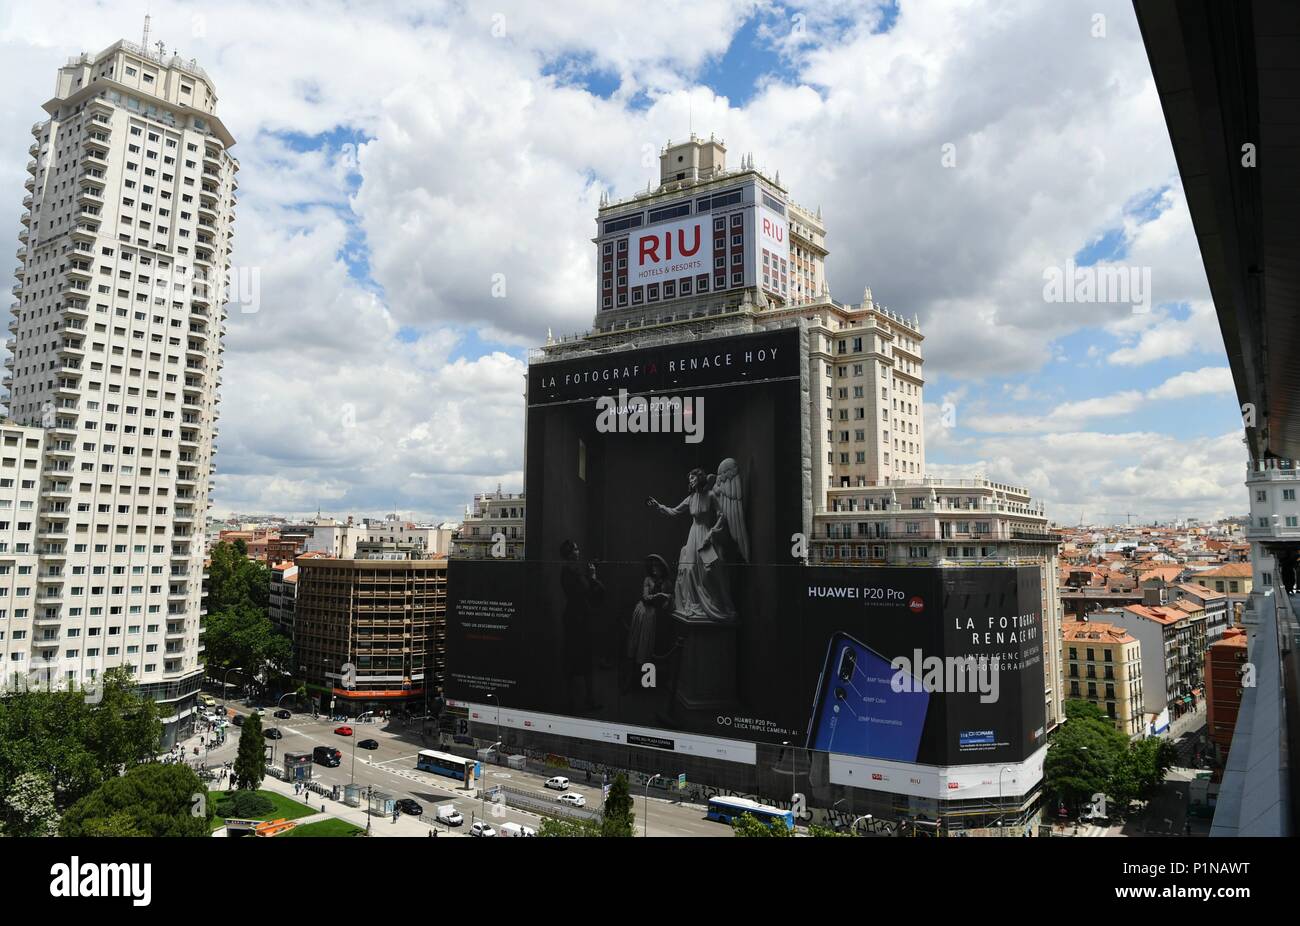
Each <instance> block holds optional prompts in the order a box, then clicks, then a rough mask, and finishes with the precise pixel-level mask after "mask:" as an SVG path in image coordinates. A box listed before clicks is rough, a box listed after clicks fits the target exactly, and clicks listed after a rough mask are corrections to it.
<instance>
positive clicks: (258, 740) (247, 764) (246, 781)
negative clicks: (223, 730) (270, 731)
mask: <svg viewBox="0 0 1300 926" xmlns="http://www.w3.org/2000/svg"><path fill="white" fill-rule="evenodd" d="M265 775H266V745H265V743H264V742H263V737H262V718H261V717H260V716H258V715H257V714H250V715H249V716H248V719H247V720H245V721H244V725H243V726H242V727H240V728H239V752H238V753H236V755H235V787H236V788H237V789H239V790H241V791H244V790H247V791H256V790H257V789H258V788H260V787H261V786H262V778H263V777H265Z"/></svg>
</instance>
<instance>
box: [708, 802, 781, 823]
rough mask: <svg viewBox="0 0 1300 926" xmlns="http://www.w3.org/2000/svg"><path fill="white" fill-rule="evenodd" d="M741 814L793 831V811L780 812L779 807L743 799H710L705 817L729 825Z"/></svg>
mask: <svg viewBox="0 0 1300 926" xmlns="http://www.w3.org/2000/svg"><path fill="white" fill-rule="evenodd" d="M743 814H749V815H750V816H751V817H753V818H755V819H756V820H761V821H762V822H764V823H766V824H768V825H769V826H771V825H772V824H774V823H777V822H780V823H781V824H782V825H783V826H784V827H785V828H786V829H790V830H792V829H794V813H793V811H789V810H782V809H781V808H779V807H769V806H767V805H766V804H760V803H758V801H751V800H748V799H747V798H743V797H711V798H709V807H708V812H707V813H706V814H705V816H706V817H708V818H709V819H710V820H717V821H718V822H719V823H727V824H730V823H731V821H732V820H734V819H736V818H737V817H739V816H742V815H743Z"/></svg>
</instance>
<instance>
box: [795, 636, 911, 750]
mask: <svg viewBox="0 0 1300 926" xmlns="http://www.w3.org/2000/svg"><path fill="white" fill-rule="evenodd" d="M893 676H894V669H893V668H892V667H891V666H890V664H889V660H888V659H886V658H885V657H884V656H881V655H880V654H879V653H877V652H876V651H875V650H873V649H871V648H870V647H869V646H867V645H865V644H864V643H862V642H860V641H858V640H856V639H854V638H853V637H851V636H849V635H848V634H847V633H844V632H843V631H840V632H839V633H836V634H835V635H834V636H833V637H831V642H830V645H829V646H828V647H827V648H826V662H825V663H824V665H823V666H822V674H821V679H820V680H819V681H818V683H817V694H816V698H815V699H814V701H813V712H812V718H811V719H810V720H809V723H808V748H809V749H817V750H824V751H826V752H837V753H840V754H841V755H854V756H870V757H873V758H877V759H895V760H897V761H900V762H915V761H916V755H917V750H918V749H919V747H920V743H921V731H922V730H923V729H924V728H925V715H926V711H927V710H928V709H929V707H930V693H929V692H928V691H925V690H924V689H923V688H922V687H921V685H920V681H919V680H917V679H915V678H914V679H913V683H912V684H911V685H910V686H909V687H910V688H911V689H912V690H911V691H894V689H893V686H892V685H891V684H890V681H891V679H892V678H893Z"/></svg>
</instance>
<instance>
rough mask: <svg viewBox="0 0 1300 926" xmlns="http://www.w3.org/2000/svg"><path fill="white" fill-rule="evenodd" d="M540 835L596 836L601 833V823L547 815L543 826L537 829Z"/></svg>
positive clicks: (557, 836) (569, 837)
mask: <svg viewBox="0 0 1300 926" xmlns="http://www.w3.org/2000/svg"><path fill="white" fill-rule="evenodd" d="M537 835H538V836H549V837H551V838H568V839H573V838H582V837H590V838H594V837H596V836H599V835H601V832H600V824H598V823H596V822H595V821H594V820H561V819H558V818H556V817H546V818H545V819H544V820H542V825H541V828H540V829H538V831H537Z"/></svg>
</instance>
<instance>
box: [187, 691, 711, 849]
mask: <svg viewBox="0 0 1300 926" xmlns="http://www.w3.org/2000/svg"><path fill="white" fill-rule="evenodd" d="M227 706H228V707H229V708H231V709H233V710H234V711H236V712H237V713H241V714H244V715H247V714H249V713H250V712H251V710H252V709H251V708H249V707H245V706H243V705H239V704H228V705H227ZM272 713H273V712H272V711H271V710H269V709H268V711H267V713H266V716H264V717H263V718H262V727H263V729H266V728H268V727H276V728H277V729H279V730H280V732H281V733H283V734H284V738H283V739H279V740H269V739H268V740H265V743H266V745H268V746H273V747H274V750H275V751H274V762H275V764H276V765H277V766H279V765H281V762H282V757H283V756H284V754H285V752H307V753H310V752H311V751H312V749H313V747H315V746H322V745H324V746H333V747H335V748H336V749H338V750H339V751H340V752H342V753H343V760H342V762H341V764H340V765H339V766H338V767H337V768H326V767H325V766H323V765H319V764H313V765H312V779H313V781H316V782H318V783H321V784H324V785H327V786H328V785H335V784H338V785H346V784H350V783H352V782H353V781H355V782H356V783H357V784H359V785H361V786H362V787H363V788H364V787H366V786H371V787H374V788H375V789H377V790H379V791H384V792H386V793H388V794H390V795H392V796H393V797H394V798H396V799H399V800H400V799H401V798H406V797H410V798H414V799H415V800H416V801H418V802H419V803H420V804H421V805H423V807H424V813H425V816H427V817H432V816H434V814H436V812H437V808H438V807H439V806H442V805H444V804H453V805H454V806H455V807H456V809H457V810H459V811H460V813H461V814H462V816H464V818H465V823H464V826H463V827H462V829H464V830H468V828H469V826H470V825H471V824H472V823H473V822H475V821H476V820H483V819H486V820H487V821H488V822H489V823H492V824H493V825H494V826H499V825H500V824H502V823H507V822H513V823H518V824H520V825H521V826H529V827H532V828H534V829H537V828H538V827H540V825H541V818H540V817H539V816H538V815H537V814H533V813H530V812H528V811H525V810H519V809H516V808H513V807H505V806H503V805H495V806H494V805H493V804H492V802H491V801H481V800H480V799H479V795H478V793H477V791H476V790H469V791H467V790H466V789H465V788H464V787H457V785H456V782H455V781H454V780H452V779H450V778H442V777H440V776H437V775H433V774H431V773H429V772H420V771H416V770H415V759H416V755H417V753H418V752H419V751H420V749H421V748H426V747H422V746H420V744H419V741H420V734H419V733H418V732H417V730H416V729H415V728H411V729H405V728H404V727H403V726H402V724H401V722H400V721H392V722H390V723H389V724H384V723H379V722H375V723H355V722H351V721H348V722H346V725H347V726H351V727H352V730H353V735H352V736H350V737H349V736H339V735H337V734H335V733H334V729H335V728H336V727H339V726H342V725H344V724H343V723H340V722H335V721H332V720H328V719H324V718H322V719H318V720H313V719H312V717H311V715H310V714H300V713H295V714H294V715H293V717H292V718H290V719H289V720H279V719H276V718H274V717H273V716H272ZM240 729H241V728H239V727H236V726H233V725H231V726H230V727H227V729H226V733H227V736H226V742H225V743H224V744H223V745H222V746H220V747H219V748H217V749H213V750H210V751H207V752H206V758H205V751H204V750H203V749H202V748H200V750H199V755H198V756H195V755H194V753H193V745H194V744H195V743H197V739H191V740H189V741H188V742H187V756H186V758H187V760H189V761H191V762H193V761H194V760H195V759H196V758H197V759H201V760H203V761H204V762H205V764H207V765H209V766H211V765H219V764H220V763H222V762H233V761H234V759H235V755H236V752H237V751H238V744H239V736H240V733H239V730H240ZM364 739H373V740H375V741H376V742H378V743H379V748H378V749H373V750H367V749H360V748H356V743H357V742H359V741H360V740H364ZM427 748H438V747H437V746H436V745H434V744H433V743H432V742H431V743H430V745H429V746H428V747H427ZM354 757H355V759H354ZM354 768H355V772H354ZM557 774H559V772H557ZM579 774H580V773H578V772H569V778H570V782H571V783H570V786H569V791H570V792H576V793H578V794H581V795H583V796H584V797H586V799H587V807H588V808H598V807H599V806H600V802H601V789H600V786H599V785H595V786H592V785H588V784H587V783H586V782H585V781H582V780H580V779H579V778H577V777H576V776H577V775H579ZM485 778H486V780H485V782H484V784H485V785H486V787H488V788H491V787H493V786H494V785H508V786H510V787H513V788H518V789H522V790H526V791H530V792H532V793H534V794H536V795H538V796H539V797H540V798H542V799H543V800H547V801H554V800H555V799H556V798H557V797H558V796H559V794H560V792H558V791H553V790H549V789H547V788H546V787H544V783H545V781H546V776H544V775H539V774H534V773H532V772H527V771H522V770H518V769H511V768H506V767H504V766H497V765H487V766H485ZM631 793H632V797H633V800H634V804H635V806H634V810H635V814H636V831H637V834H638V835H645V824H646V820H647V809H648V819H649V826H650V833H649V835H650V836H724V837H726V836H731V835H732V831H731V828H730V827H729V826H726V825H725V824H722V823H716V822H714V821H712V820H707V819H705V817H704V808H703V807H700V806H697V805H690V804H676V803H673V802H670V801H665V800H663V799H662V798H656V797H654V796H651V797H650V800H649V803H648V805H647V802H646V800H645V795H644V793H638V792H637V789H636V788H633V789H632V792H631ZM321 800H322V801H324V802H325V803H326V804H327V805H329V804H332V803H335V802H331V801H328V800H326V799H325V798H321ZM378 822H379V818H376V824H378ZM439 829H444V828H443V827H441V826H440V827H439ZM380 835H382V834H380Z"/></svg>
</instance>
